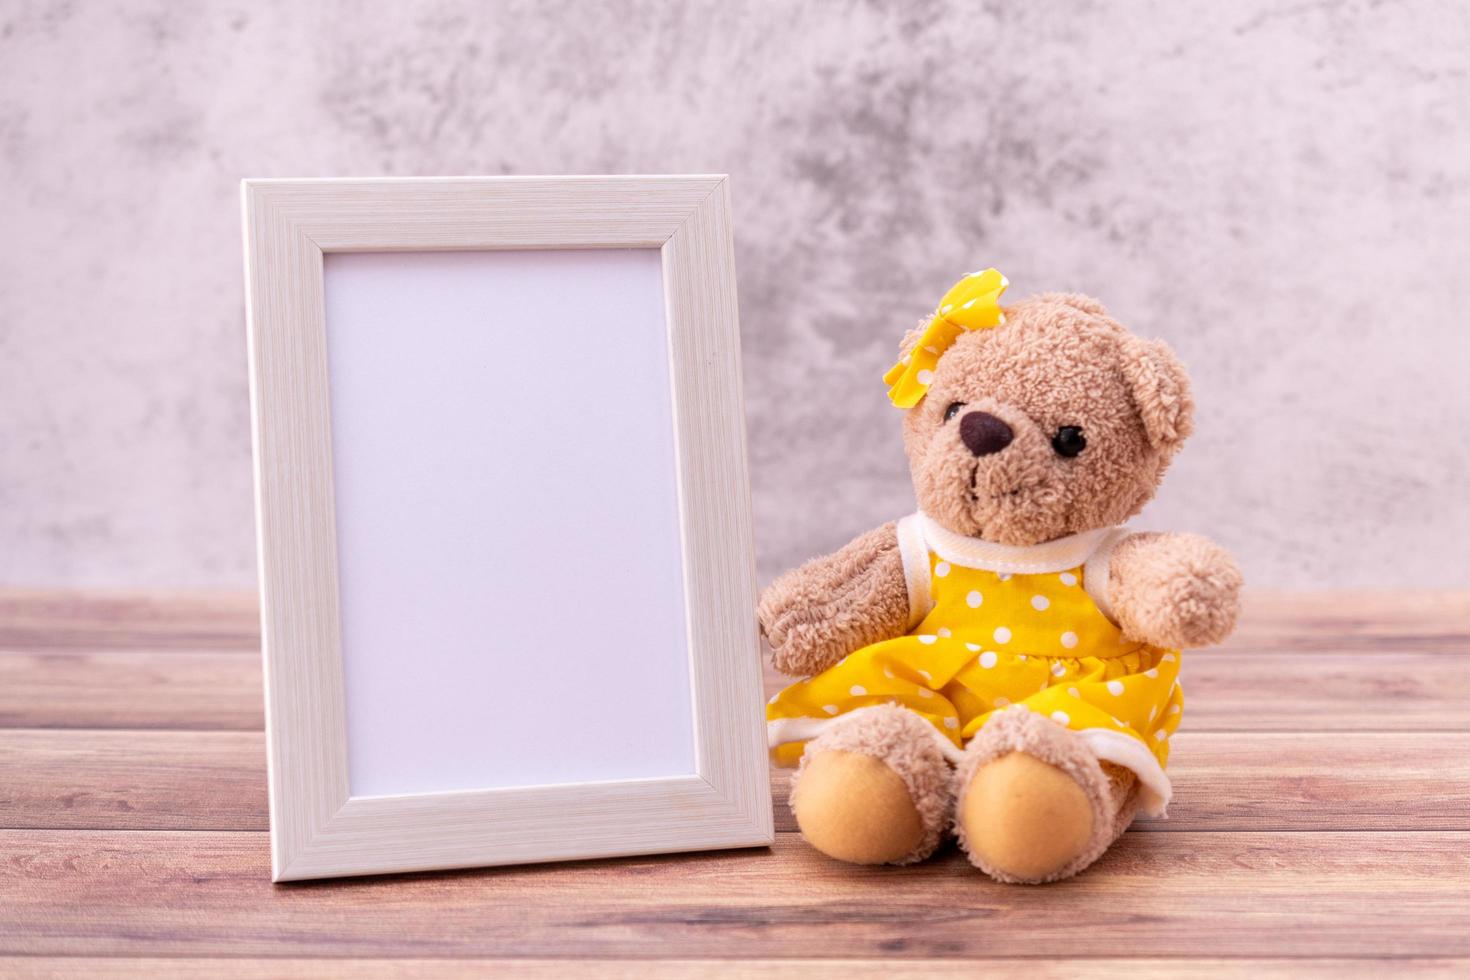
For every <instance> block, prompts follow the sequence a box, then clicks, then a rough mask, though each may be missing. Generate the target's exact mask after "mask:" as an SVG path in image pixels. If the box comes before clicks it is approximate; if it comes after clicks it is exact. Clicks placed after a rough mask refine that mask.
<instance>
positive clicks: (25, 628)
mask: <svg viewBox="0 0 1470 980" xmlns="http://www.w3.org/2000/svg"><path fill="white" fill-rule="evenodd" d="M42 646H44V647H47V648H52V647H63V648H65V647H78V646H80V647H82V648H92V649H96V648H100V647H103V646H105V647H107V648H109V649H139V648H142V649H153V650H159V649H201V648H204V647H208V648H210V649H249V650H259V648H260V614H259V605H258V601H257V598H256V595H255V593H253V592H221V593H199V592H146V593H145V592H118V591H92V592H87V591H59V590H55V589H17V588H0V649H17V648H37V647H42ZM1224 650H1231V651H1238V652H1250V653H1263V652H1264V653H1283V652H1292V653H1297V652H1300V653H1316V652H1324V653H1349V652H1353V651H1364V652H1369V653H1373V654H1375V655H1377V654H1382V653H1414V652H1444V653H1464V652H1466V651H1470V592H1461V591H1439V592H1435V591H1417V592H1393V591H1379V592H1351V591H1338V592H1269V591H1249V592H1247V593H1246V594H1245V597H1244V609H1243V612H1242V615H1241V621H1240V625H1239V627H1238V628H1237V630H1236V633H1235V635H1234V636H1232V637H1231V638H1230V640H1229V641H1228V642H1227V643H1226V644H1225V645H1224V646H1223V647H1221V648H1219V650H1217V651H1202V653H1214V652H1220V651H1224Z"/></svg>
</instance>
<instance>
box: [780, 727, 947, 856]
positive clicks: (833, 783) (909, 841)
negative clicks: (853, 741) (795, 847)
mask: <svg viewBox="0 0 1470 980" xmlns="http://www.w3.org/2000/svg"><path fill="white" fill-rule="evenodd" d="M792 809H793V810H794V811H795V813H796V822H797V824H799V825H800V827H801V833H802V836H804V837H805V838H806V839H807V841H808V842H809V843H810V844H811V845H812V846H813V847H815V848H816V849H817V850H819V851H821V852H822V853H823V854H826V855H828V856H829V857H834V858H837V859H838V860H839V861H850V862H852V863H853V864H887V863H889V862H891V861H898V860H900V859H902V858H904V857H905V856H907V855H909V854H911V853H913V852H914V851H915V850H916V849H917V848H918V846H919V843H920V840H921V838H922V837H923V835H924V828H923V826H922V822H921V821H920V819H919V811H918V809H917V808H915V806H914V804H913V801H912V800H911V799H909V791H908V788H907V787H906V786H905V785H904V781H903V779H902V778H901V777H900V776H899V775H898V773H896V772H894V771H893V770H892V769H889V768H888V767H887V766H886V765H884V764H883V763H882V762H879V761H878V760H877V759H874V758H872V757H871V756H866V755H858V754H856V753H853V752H842V751H827V752H819V753H817V754H815V755H813V756H811V757H809V758H808V759H807V760H806V764H805V766H803V768H802V774H801V781H800V783H799V784H798V785H797V789H796V791H795V793H794V795H793V797H792Z"/></svg>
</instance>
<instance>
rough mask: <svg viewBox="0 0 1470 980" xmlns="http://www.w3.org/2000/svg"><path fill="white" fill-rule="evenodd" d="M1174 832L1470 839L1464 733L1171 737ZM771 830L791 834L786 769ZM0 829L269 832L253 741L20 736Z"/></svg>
mask: <svg viewBox="0 0 1470 980" xmlns="http://www.w3.org/2000/svg"><path fill="white" fill-rule="evenodd" d="M1169 772H1170V776H1171V777H1172V778H1173V780H1174V789H1175V798H1174V802H1173V804H1171V806H1170V810H1169V817H1168V819H1163V820H1141V821H1139V822H1138V823H1137V824H1136V825H1135V828H1136V829H1137V830H1139V831H1153V832H1164V833H1172V832H1180V831H1215V832H1226V831H1304V830H1397V831H1410V830H1454V831H1470V733H1465V732H1457V733H1443V732H1434V733H1364V734H1324V733H1294V734H1259V733H1257V734H1236V733H1191V732H1184V733H1181V734H1179V735H1178V736H1176V738H1175V742H1174V755H1173V758H1172V760H1171V762H1170V767H1169ZM771 782H772V786H773V790H774V793H775V807H774V811H775V823H776V828H777V829H778V830H781V831H783V832H792V831H794V830H795V829H796V826H795V822H794V821H793V819H792V817H791V812H790V808H789V807H788V806H787V802H786V801H787V790H788V787H789V783H790V771H789V770H779V769H778V770H773V771H772V773H771ZM0 827H5V828H47V827H51V828H70V829H88V830H169V829H179V830H183V829H187V830H266V829H267V828H268V827H269V822H268V817H267V813H266V800H265V745H264V739H263V737H262V736H261V735H260V733H257V732H169V731H84V730H52V731H47V730H18V731H10V732H7V733H5V737H4V738H3V739H0Z"/></svg>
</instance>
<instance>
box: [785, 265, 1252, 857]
mask: <svg viewBox="0 0 1470 980" xmlns="http://www.w3.org/2000/svg"><path fill="white" fill-rule="evenodd" d="M1005 315H1006V322H1005V323H1004V324H1003V325H1002V326H1000V327H997V328H995V329H993V330H976V331H972V332H967V333H964V334H962V335H961V336H960V337H959V338H958V339H957V340H956V341H955V343H954V344H953V345H952V346H951V347H950V348H949V349H948V350H947V351H945V352H944V353H943V355H942V356H941V357H940V359H939V364H938V367H937V369H936V370H935V377H934V381H933V383H932V384H931V385H930V387H929V389H928V392H927V394H926V395H925V397H924V398H923V399H921V400H920V401H919V403H918V404H917V405H915V406H914V407H913V408H911V409H909V410H908V413H907V415H906V417H905V420H904V445H905V448H906V450H907V453H908V459H909V469H910V472H911V474H912V476H913V483H914V491H915V494H916V496H917V498H918V502H919V506H920V508H921V509H922V510H924V511H925V512H926V513H927V514H929V516H930V517H932V518H934V519H935V520H936V521H938V522H939V523H941V524H942V525H944V526H945V527H947V528H949V529H950V530H952V531H955V532H957V533H959V534H963V535H968V536H973V537H979V538H984V539H986V540H988V541H994V542H998V543H1001V544H1008V545H1034V544H1040V543H1043V542H1046V541H1051V540H1054V539H1056V538H1060V537H1064V536H1066V535H1069V534H1075V533H1078V532H1082V531H1087V530H1091V529H1094V528H1099V527H1106V526H1111V525H1116V524H1120V523H1122V522H1123V521H1126V520H1127V519H1128V518H1130V517H1132V516H1133V515H1135V514H1137V513H1138V511H1139V510H1140V509H1142V507H1143V506H1144V504H1146V503H1147V502H1148V501H1149V500H1150V499H1151V498H1152V497H1153V495H1154V492H1155V491H1156V490H1157V488H1158V486H1159V483H1160V481H1161V480H1162V478H1163V474H1164V471H1165V469H1166V468H1167V467H1168V465H1169V461H1170V460H1171V459H1172V458H1173V456H1174V453H1175V452H1177V451H1178V450H1179V448H1180V446H1181V445H1182V444H1183V442H1184V440H1185V439H1186V438H1187V437H1188V435H1189V433H1190V431H1191V430H1192V427H1193V413H1194V402H1193V399H1192V397H1191V395H1190V389H1189V379H1188V376H1187V375H1186V374H1185V371H1184V368H1183V366H1182V365H1181V364H1180V363H1179V360H1178V359H1177V358H1176V357H1175V356H1174V354H1173V352H1171V351H1170V350H1169V348H1168V347H1166V346H1165V345H1164V344H1163V343H1161V342H1158V341H1148V340H1144V339H1141V338H1139V337H1136V336H1134V335H1133V334H1131V333H1129V332H1128V331H1127V330H1125V329H1124V328H1123V326H1122V325H1121V324H1119V323H1118V322H1117V321H1116V320H1113V319H1112V318H1111V317H1109V316H1108V315H1107V313H1106V311H1105V310H1104V308H1103V306H1102V304H1101V303H1098V302H1097V301H1096V300H1093V299H1089V298H1087V297H1084V296H1077V295H1072V294H1062V293H1050V294H1046V295H1043V296H1037V297H1034V298H1032V299H1028V300H1026V301H1024V302H1021V303H1018V304H1016V305H1014V306H1011V307H1008V308H1007V309H1006V310H1005ZM917 336H918V331H912V332H910V334H909V336H908V337H906V338H905V341H904V346H905V347H906V348H907V347H911V346H912V345H913V343H914V342H915V340H916V338H917ZM954 403H960V404H961V405H962V406H963V408H962V409H961V410H960V411H959V412H958V413H957V414H956V415H955V416H954V417H953V418H951V419H950V420H948V421H946V420H945V418H944V415H945V411H946V409H947V408H948V407H949V406H950V405H951V404H954ZM967 411H982V412H986V413H988V414H990V415H993V416H995V417H996V418H999V419H1000V420H1002V421H1003V422H1005V423H1006V425H1007V426H1009V427H1010V429H1011V432H1012V439H1011V441H1010V443H1009V444H1008V445H1006V446H1005V447H1004V448H1003V449H1000V450H999V451H997V452H993V453H989V454H986V455H979V456H977V455H975V453H973V452H972V451H971V450H970V449H969V448H968V447H967V446H966V445H965V444H964V442H963V441H962V440H961V438H960V435H959V430H960V421H961V419H962V417H963V415H964V413H965V412H967ZM1063 426H1076V427H1079V428H1081V429H1082V431H1083V435H1084V437H1085V439H1086V448H1085V449H1083V451H1082V452H1081V453H1080V454H1078V455H1076V456H1072V457H1067V456H1063V455H1061V454H1060V453H1058V452H1057V451H1056V450H1055V449H1054V448H1053V445H1052V440H1053V437H1054V436H1055V435H1056V433H1057V430H1058V429H1060V428H1062V427H1063ZM1108 568H1109V578H1110V587H1109V592H1110V598H1111V605H1112V608H1113V614H1114V616H1115V617H1116V619H1117V622H1118V625H1119V626H1120V627H1121V628H1122V630H1123V633H1124V635H1125V636H1126V637H1127V638H1128V639H1131V640H1141V641H1145V642H1148V643H1153V644H1156V645H1158V646H1163V647H1183V646H1202V645H1208V644H1211V643H1217V642H1219V641H1220V640H1222V639H1223V638H1224V637H1225V636H1226V635H1227V634H1228V633H1229V632H1230V630H1231V629H1232V628H1233V626H1234V623H1235V617H1236V614H1237V611H1238V609H1239V592H1240V586H1241V576H1240V572H1239V570H1238V569H1237V568H1236V567H1235V565H1234V563H1233V562H1232V561H1231V560H1230V558H1229V556H1228V555H1226V554H1225V552H1224V551H1222V550H1221V549H1220V548H1218V547H1216V546H1215V545H1213V544H1211V543H1209V542H1208V541H1206V540H1204V539H1203V538H1199V537H1196V536H1194V535H1183V534H1134V535H1130V536H1128V537H1126V538H1124V539H1123V540H1122V541H1121V542H1119V543H1118V544H1117V546H1116V547H1115V548H1114V550H1113V554H1112V557H1111V559H1110V560H1109V566H1108ZM759 617H760V622H761V627H762V630H763V631H764V633H765V635H766V636H767V638H768V639H769V640H770V642H771V647H772V650H773V659H774V662H775V664H776V666H777V667H778V668H780V669H781V670H783V671H785V672H787V673H790V674H794V675H810V674H815V673H818V672H820V671H822V670H825V669H826V668H828V667H830V666H832V665H833V664H835V663H836V662H837V661H839V660H840V659H842V657H844V656H846V655H847V654H849V653H852V652H853V651H854V650H857V649H859V648H860V647H863V646H866V645H867V644H870V643H874V642H877V641H879V640H883V639H888V638H891V637H894V636H899V635H902V634H903V633H904V632H905V629H906V626H907V620H908V595H907V590H906V587H905V583H904V577H903V566H902V561H901V559H900V557H899V554H898V545H897V539H896V535H895V533H894V530H893V525H892V524H887V525H884V526H883V527H881V528H878V529H876V530H874V531H871V532H869V533H868V534H865V535H863V536H862V537H860V538H858V539H857V540H855V541H853V542H852V543H851V544H849V545H848V546H847V547H846V548H843V549H842V550H841V551H839V552H837V553H836V554H835V555H831V556H828V557H825V558H818V559H815V560H813V561H811V562H808V563H807V564H805V565H803V566H802V567H801V568H798V569H796V570H794V571H792V572H788V573H787V574H785V575H783V576H781V577H780V578H779V579H777V580H776V582H775V583H773V584H772V585H771V586H770V587H769V588H768V589H767V590H766V591H765V593H764V594H763V595H762V596H761V602H760V608H759ZM870 710H871V709H870ZM888 710H891V711H892V712H894V713H895V714H894V715H893V716H892V717H891V718H890V717H889V716H887V715H875V716H872V717H874V718H877V719H881V722H880V721H872V722H866V721H865V722H864V723H863V724H862V725H858V724H856V722H857V720H858V719H859V718H860V717H864V716H867V715H868V712H866V711H865V712H864V713H863V714H862V715H854V716H853V722H852V723H842V724H839V725H835V726H833V727H832V728H831V729H829V731H828V732H827V733H824V734H823V735H822V736H821V737H820V738H818V739H816V740H814V741H813V742H812V743H811V744H810V745H808V747H807V753H806V757H805V758H804V760H803V765H804V766H806V765H811V764H813V763H812V760H813V759H817V758H819V757H820V755H821V754H822V753H823V752H824V751H828V750H831V751H834V752H835V751H839V750H840V751H844V752H846V751H856V752H858V754H863V755H867V756H869V757H871V758H874V759H879V760H881V761H882V762H883V763H884V765H886V766H887V767H888V768H889V769H891V770H892V772H893V773H894V774H895V775H897V776H898V777H899V779H900V780H902V782H903V784H904V785H905V787H906V788H907V789H908V790H909V792H910V794H911V797H912V799H911V802H912V803H914V811H915V812H920V811H922V812H923V814H924V816H923V817H922V822H923V825H924V826H925V828H928V827H929V826H930V823H931V818H930V815H931V814H932V813H933V812H937V810H936V809H935V807H936V806H937V804H935V803H934V800H937V799H938V798H939V797H937V796H934V795H932V792H933V791H932V789H931V783H932V779H933V774H934V772H935V771H936V769H935V767H936V765H942V764H943V763H942V759H941V760H940V762H939V763H935V762H934V760H933V759H932V758H931V757H930V756H929V755H928V754H926V749H925V746H928V747H929V749H930V750H932V751H934V752H935V753H937V749H934V748H933V733H932V732H927V731H923V730H922V728H921V727H920V728H915V727H914V726H913V725H912V724H909V723H908V722H900V721H899V720H898V718H899V717H901V716H905V715H906V716H907V717H908V718H909V719H910V720H914V721H917V718H916V716H912V715H908V714H907V713H906V712H902V711H901V710H900V709H897V708H893V709H888ZM849 724H851V725H852V728H851V730H850V731H849ZM918 724H919V725H920V726H922V725H923V724H924V723H923V722H922V721H919V722H918ZM868 726H872V727H868ZM843 732H848V734H846V735H840V734H839V733H843ZM829 736H830V739H829ZM839 743H841V744H840V745H839ZM901 743H902V744H906V745H907V748H902V747H901ZM854 745H859V746H860V747H858V748H853V746H854ZM874 746H877V747H876V748H875V747H874ZM967 753H968V754H967V761H966V762H965V764H964V765H962V766H961V767H960V770H959V772H958V773H957V774H956V776H955V779H956V782H955V783H954V792H952V793H947V794H945V796H944V797H943V798H944V800H945V801H946V803H945V807H948V806H950V803H949V802H948V801H949V800H950V799H951V797H953V796H955V794H958V798H959V799H960V801H961V802H960V804H959V809H960V812H959V813H958V814H957V815H956V826H955V829H956V833H957V834H958V835H959V837H960V838H961V841H962V843H963V842H968V841H969V840H970V839H971V838H972V837H973V838H974V840H975V843H976V847H975V848H973V849H971V851H970V853H971V858H972V860H974V861H975V863H976V864H977V866H979V867H981V868H983V869H984V870H986V871H987V872H989V873H990V874H992V875H993V876H994V877H996V878H999V879H1000V880H1003V881H1044V880H1053V879H1056V878H1059V877H1065V876H1066V875H1070V874H1074V873H1076V872H1077V871H1079V870H1081V869H1082V868H1084V867H1086V866H1087V865H1088V864H1090V863H1091V862H1092V861H1094V860H1096V858H1097V857H1098V855H1100V854H1102V853H1103V851H1104V850H1105V849H1106V848H1107V846H1108V845H1109V844H1110V843H1111V842H1112V841H1113V840H1114V839H1115V838H1116V837H1117V836H1118V835H1119V834H1121V833H1122V832H1123V830H1124V829H1126V827H1127V826H1128V823H1129V821H1130V820H1131V819H1132V816H1133V812H1134V803H1133V800H1134V798H1135V796H1136V792H1137V788H1136V786H1135V784H1134V782H1135V781H1134V779H1133V777H1132V774H1131V773H1128V772H1127V771H1126V770H1119V769H1117V768H1116V767H1112V768H1108V769H1105V768H1104V767H1103V766H1101V765H1099V763H1098V762H1097V760H1096V759H1095V758H1094V757H1093V756H1092V755H1091V754H1090V753H1089V752H1088V750H1087V749H1086V747H1085V745H1084V744H1083V743H1082V742H1081V740H1080V739H1078V738H1076V736H1074V735H1072V734H1071V733H1069V732H1068V731H1067V730H1066V729H1064V728H1062V727H1061V726H1058V725H1056V724H1054V723H1053V722H1051V721H1049V720H1047V719H1043V718H1040V717H1039V716H1033V715H1031V714H1030V713H1029V712H1024V711H1016V712H1007V713H1006V714H1005V715H1003V716H1000V717H997V718H995V719H993V720H992V721H991V723H990V724H988V725H987V726H986V727H985V729H984V730H983V731H982V732H981V733H980V734H979V735H978V736H977V737H976V738H975V739H974V740H973V741H972V743H971V745H970V746H969V748H968V749H967ZM1017 753H1019V754H1023V755H1025V756H1026V757H1027V759H1025V760H1014V761H1012V762H1010V763H1007V764H1005V765H999V766H998V767H996V768H994V769H990V768H988V764H989V763H998V762H999V761H1000V760H1002V759H1004V758H1005V757H1007V756H1010V755H1014V754H1017ZM833 771H834V772H835V771H836V769H835V768H834V769H833ZM854 771H855V772H857V771H860V770H858V769H854ZM867 771H868V772H869V774H870V775H871V772H872V770H871V769H869V770H867ZM1057 773H1063V774H1065V775H1066V777H1068V778H1069V779H1070V780H1071V782H1072V784H1075V786H1076V787H1077V790H1076V791H1072V790H1070V789H1068V788H1067V787H1068V784H1067V783H1065V782H1059V781H1058V778H1057V775H1056V774H1057ZM1027 774H1030V775H1027ZM854 778H856V777H854ZM863 778H868V777H866V776H865V777H863ZM886 785H889V786H892V785H893V784H892V783H891V782H889V783H887V784H886ZM915 794H919V795H915ZM826 795H828V796H830V797H833V798H837V797H840V796H841V793H839V792H833V791H832V790H831V788H830V787H829V788H828V790H827V793H826ZM920 795H922V796H923V800H922V801H921V800H920ZM1079 800H1085V801H1086V806H1085V808H1084V807H1082V806H1081V804H1080V803H1078V801H1079ZM1069 801H1070V802H1069ZM832 806H834V807H835V804H833V805H832ZM1037 808H1040V809H1041V810H1043V811H1044V810H1047V809H1048V808H1051V809H1053V810H1056V811H1057V812H1058V813H1066V814H1070V816H1069V817H1068V819H1071V820H1073V823H1074V825H1075V826H1074V829H1076V828H1083V827H1084V825H1085V830H1086V833H1085V834H1084V833H1082V832H1081V830H1080V829H1078V830H1077V833H1076V835H1075V836H1074V838H1073V843H1074V844H1075V845H1076V846H1070V847H1063V848H1061V851H1060V852H1056V853H1053V852H1052V851H1048V850H1047V848H1049V847H1055V841H1048V840H1047V839H1046V835H1044V834H1041V835H1038V834H1037V833H1035V832H1034V830H1033V829H1028V824H1027V821H1028V820H1032V821H1034V820H1035V811H1036V810H1037ZM1083 809H1085V810H1086V813H1085V814H1082V810H1083ZM898 810H899V811H901V815H902V816H903V817H904V818H905V819H907V817H908V811H907V810H905V809H904V808H902V807H899V808H898ZM833 813H834V814H837V809H835V808H834V809H833ZM979 813H985V814H987V816H986V818H985V819H986V822H987V825H986V827H985V828H980V827H979V826H978V825H976V824H975V823H974V818H975V815H976V814H979ZM967 814H968V816H969V817H970V818H972V819H971V822H970V823H969V824H968V825H967V823H966V818H967ZM1028 814H1030V816H1028ZM799 819H800V817H799ZM814 819H817V817H816V816H815V813H814V812H810V813H808V815H807V816H806V820H807V822H808V823H810V822H811V821H812V820H814ZM834 820H835V817H834ZM992 825H993V826H992ZM803 826H804V828H805V826H806V824H803ZM834 826H836V823H829V824H827V825H824V828H823V829H824V831H827V830H831V828H832V827H834ZM967 827H968V829H967ZM865 833H866V831H865ZM839 836H840V835H839ZM879 836H881V835H879ZM1063 836H1065V835H1063ZM827 839H828V840H829V841H830V840H832V839H834V838H833V837H832V835H831V834H828V835H827ZM875 839H876V838H875ZM894 839H897V838H896V837H895V838H894ZM937 841H938V833H937V831H936V832H935V835H934V836H933V843H937ZM1077 841H1080V842H1081V843H1076V842H1077ZM827 846H828V847H829V848H831V849H832V850H837V851H840V850H843V847H842V845H840V844H835V845H834V844H831V843H828V844H827ZM894 846H896V845H894ZM932 846H933V845H932V844H931V843H930V835H929V834H928V831H927V829H926V831H925V837H924V844H923V846H921V847H919V848H917V849H915V850H914V851H913V852H912V853H908V854H905V855H904V856H903V857H902V859H901V860H903V861H907V860H917V858H918V857H920V856H922V855H923V854H927V853H928V852H929V850H932ZM997 849H998V850H997ZM1048 862H1050V863H1048Z"/></svg>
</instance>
